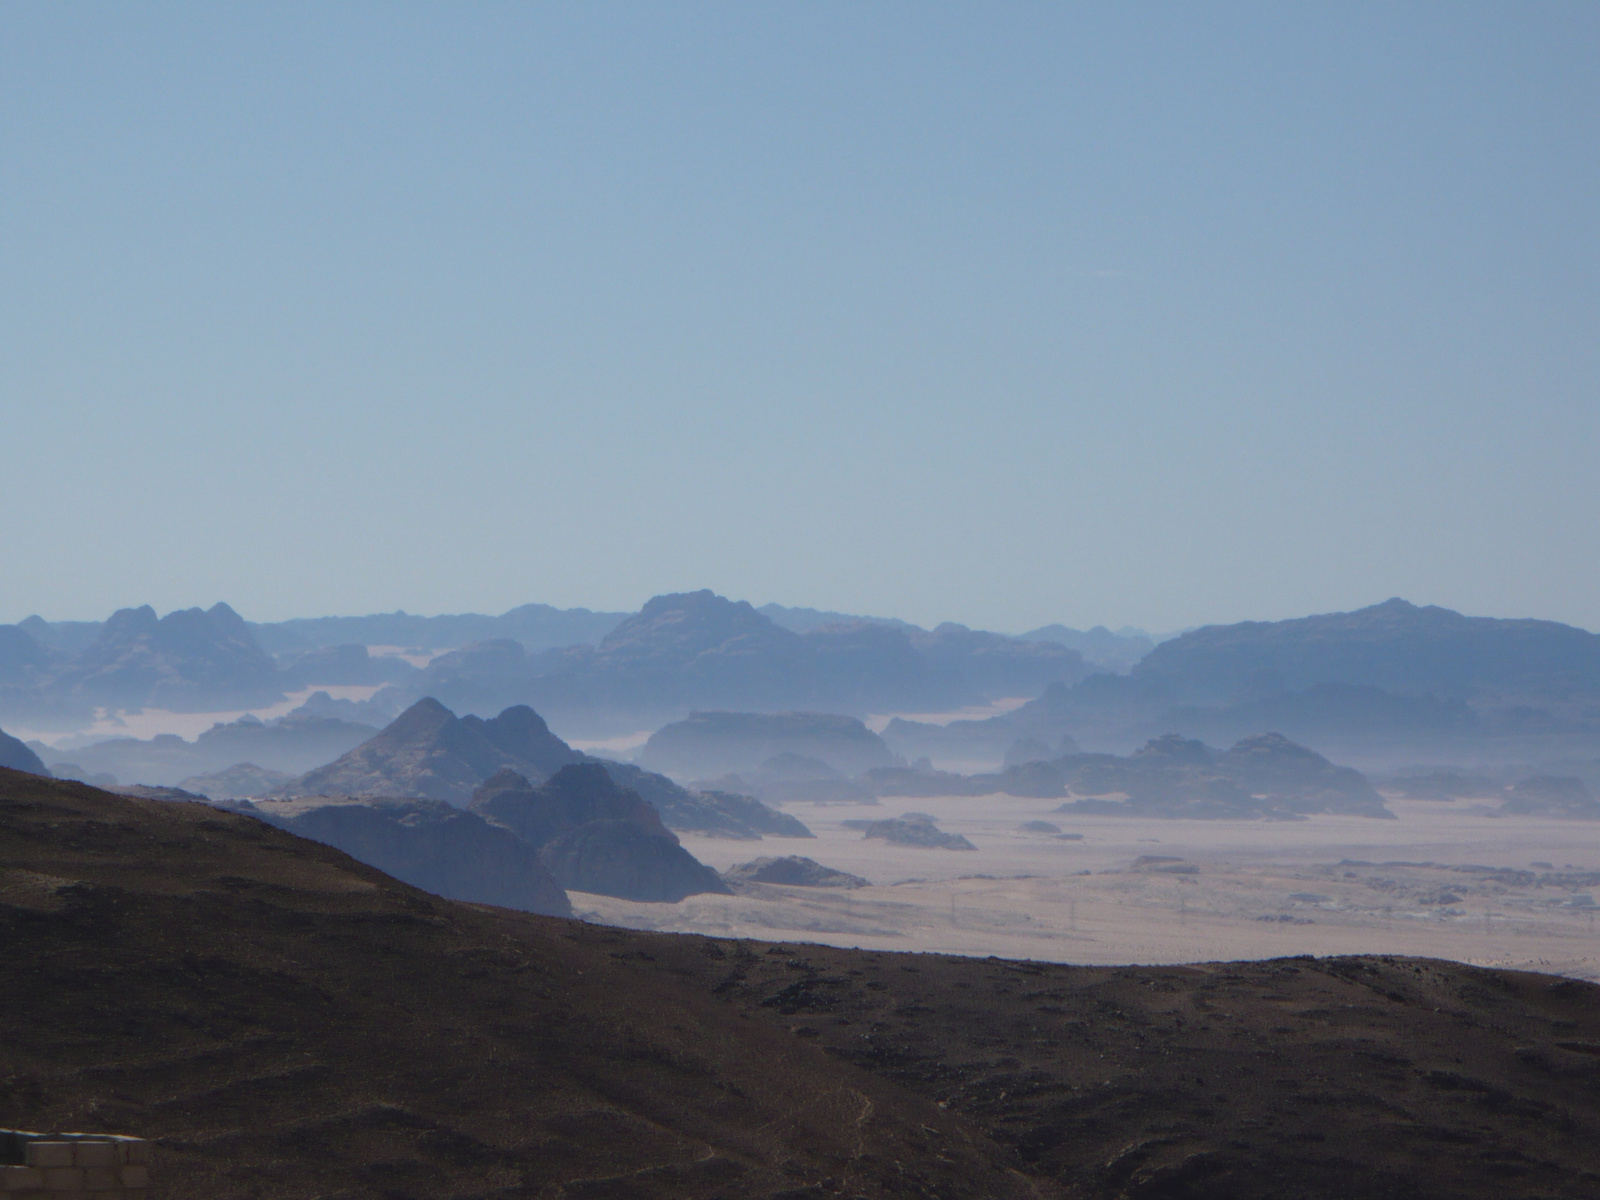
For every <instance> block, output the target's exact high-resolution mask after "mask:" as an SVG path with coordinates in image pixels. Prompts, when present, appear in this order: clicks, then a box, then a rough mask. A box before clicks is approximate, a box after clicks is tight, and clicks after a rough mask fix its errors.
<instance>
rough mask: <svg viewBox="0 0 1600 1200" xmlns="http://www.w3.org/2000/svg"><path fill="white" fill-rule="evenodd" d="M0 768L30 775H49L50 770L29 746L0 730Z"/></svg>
mask: <svg viewBox="0 0 1600 1200" xmlns="http://www.w3.org/2000/svg"><path fill="white" fill-rule="evenodd" d="M0 767H9V768H10V769H11V770H13V771H26V772H28V774H30V775H49V774H50V772H49V770H48V769H47V768H46V767H45V765H44V763H43V762H42V761H41V760H40V758H39V756H38V755H37V754H35V753H34V752H33V751H32V750H30V749H29V748H28V744H27V743H26V742H23V741H21V740H19V739H18V738H14V737H12V736H11V735H10V734H9V733H6V732H5V731H4V730H0Z"/></svg>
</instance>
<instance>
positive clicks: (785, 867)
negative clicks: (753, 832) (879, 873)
mask: <svg viewBox="0 0 1600 1200" xmlns="http://www.w3.org/2000/svg"><path fill="white" fill-rule="evenodd" d="M722 877H723V878H724V879H725V880H727V881H728V883H729V884H731V885H732V886H733V888H734V889H735V890H738V889H739V887H740V886H741V885H746V884H752V883H770V884H777V885H779V886H781V887H823V888H861V887H870V886H871V884H870V883H869V882H868V881H867V880H865V879H863V878H862V877H861V876H859V875H852V874H850V872H848V871H836V870H835V869H834V868H832V867H825V866H823V865H822V864H821V863H819V862H818V861H817V860H816V859H814V858H803V857H801V856H800V855H798V854H791V855H788V856H786V857H784V858H757V859H753V860H752V861H750V862H747V863H740V864H738V865H737V866H734V867H729V868H728V869H727V870H726V871H724V872H723V873H722Z"/></svg>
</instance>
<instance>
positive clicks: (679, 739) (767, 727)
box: [638, 712, 894, 779]
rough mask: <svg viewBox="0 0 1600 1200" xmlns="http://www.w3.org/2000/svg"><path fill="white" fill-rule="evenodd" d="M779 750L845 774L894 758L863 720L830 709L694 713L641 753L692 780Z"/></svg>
mask: <svg viewBox="0 0 1600 1200" xmlns="http://www.w3.org/2000/svg"><path fill="white" fill-rule="evenodd" d="M780 754H792V755H801V756H804V757H807V758H813V759H818V760H820V761H822V762H824V763H826V764H827V765H828V766H830V767H832V768H834V769H835V770H836V771H839V772H842V773H843V774H845V775H859V774H860V773H861V772H862V771H866V770H869V769H871V768H872V767H886V766H891V765H892V764H893V763H894V755H893V753H891V752H890V750H889V747H888V746H886V745H884V743H883V739H882V738H880V737H879V736H878V735H877V734H875V733H873V732H872V731H871V730H870V729H868V728H867V727H866V726H865V725H863V724H862V723H861V721H860V720H858V719H857V718H855V717H845V716H837V715H832V714H828V713H735V712H694V713H690V714H689V716H688V717H687V719H685V720H682V721H675V722H673V723H672V724H670V725H665V726H663V727H662V728H660V729H658V730H656V732H655V733H653V734H651V735H650V740H649V741H648V742H646V743H645V745H644V748H643V749H642V750H641V751H640V752H639V756H638V757H639V762H640V764H641V765H643V766H646V767H649V768H650V769H651V770H655V771H661V772H662V773H664V774H668V775H673V776H676V777H677V778H679V779H694V778H699V777H706V776H712V775H720V774H725V773H729V772H742V771H751V770H754V769H756V768H758V767H759V766H760V765H761V764H762V763H764V762H766V761H767V760H768V759H770V758H773V757H774V756H776V755H780Z"/></svg>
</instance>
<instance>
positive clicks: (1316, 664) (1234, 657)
mask: <svg viewBox="0 0 1600 1200" xmlns="http://www.w3.org/2000/svg"><path fill="white" fill-rule="evenodd" d="M1132 674H1133V677H1134V678H1136V679H1138V680H1141V681H1145V682H1156V683H1160V684H1161V685H1162V686H1164V687H1165V688H1167V689H1169V690H1170V692H1171V694H1172V696H1173V698H1174V700H1175V701H1177V702H1179V703H1212V704H1214V703H1219V702H1236V701H1238V700H1240V699H1247V698H1251V697H1255V696H1261V695H1264V694H1271V693H1276V692H1284V691H1289V692H1293V691H1300V690H1303V689H1305V688H1309V687H1313V686H1315V685H1317V684H1329V683H1336V684H1351V685H1358V686H1366V687H1374V688H1382V689H1384V690H1385V691H1388V692H1393V693H1396V694H1401V695H1421V694H1423V693H1432V694H1433V695H1435V696H1439V697H1441V698H1445V699H1463V700H1470V699H1473V698H1478V697H1482V698H1487V697H1494V696H1502V695H1516V696H1538V697H1544V696H1552V695H1560V694H1564V693H1566V692H1569V691H1571V690H1574V689H1576V690H1581V691H1584V692H1586V693H1590V694H1595V693H1600V635H1597V634H1593V633H1589V632H1587V631H1586V630H1582V629H1576V628H1574V627H1572V626H1570V625H1561V624H1558V623H1556V622H1554V621H1531V620H1501V619H1498V618H1494V617H1465V616H1462V615H1461V614H1460V613H1458V612H1452V611H1451V610H1449V609H1447V608H1437V607H1433V606H1429V607H1426V608H1419V607H1417V606H1416V605H1414V604H1409V603H1407V602H1406V601H1404V600H1400V599H1394V600H1388V601H1385V602H1384V603H1382V604H1375V605H1373V606H1372V607H1370V608H1363V609H1358V610H1357V611H1355V612H1348V613H1329V614H1326V615H1323V616H1313V617H1300V618H1297V619H1295V620H1290V621H1271V622H1266V621H1245V622H1242V623H1240V624H1237V625H1211V626H1207V627H1206V628H1204V629H1196V630H1192V631H1191V632H1189V633H1185V634H1183V635H1181V636H1179V637H1176V638H1173V639H1172V640H1171V641H1166V642H1163V643H1161V645H1159V646H1157V647H1156V648H1155V649H1154V650H1152V651H1151V652H1150V654H1149V655H1147V656H1146V657H1145V658H1144V659H1143V660H1142V661H1141V662H1140V663H1139V664H1138V665H1137V666H1136V667H1135V668H1134V669H1133V672H1132Z"/></svg>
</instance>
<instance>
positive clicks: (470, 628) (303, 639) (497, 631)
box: [251, 604, 628, 654]
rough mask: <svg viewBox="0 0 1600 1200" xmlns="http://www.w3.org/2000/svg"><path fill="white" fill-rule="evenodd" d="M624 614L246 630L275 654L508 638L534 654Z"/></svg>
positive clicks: (402, 619)
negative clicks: (350, 647) (332, 648)
mask: <svg viewBox="0 0 1600 1200" xmlns="http://www.w3.org/2000/svg"><path fill="white" fill-rule="evenodd" d="M627 615H628V614H627V613H605V612H590V611H589V610H588V609H586V608H567V609H561V608H552V607H551V606H550V605H548V604H523V605H520V606H519V607H517V608H513V609H511V610H510V611H508V612H503V613H501V614H500V615H499V616H497V617H490V616H484V615H482V614H481V613H460V614H456V615H451V616H438V617H417V616H412V615H411V614H410V613H405V612H392V613H374V614H372V615H371V616H365V617H297V618H295V619H293V620H289V621H277V622H273V623H269V624H252V625H251V629H252V630H253V631H254V632H255V635H256V637H257V639H258V640H259V641H260V642H261V644H262V646H263V647H265V648H266V649H267V650H269V651H271V652H272V653H274V654H281V653H284V652H286V651H289V652H293V651H304V650H315V649H318V648H320V647H325V646H340V645H347V644H351V643H360V644H361V645H364V646H416V647H419V648H427V649H432V650H442V649H445V648H449V647H456V646H465V645H468V644H470V643H472V642H484V641H490V640H492V639H494V638H510V639H512V640H513V641H516V642H519V643H521V644H522V645H523V646H524V647H526V648H527V649H529V650H533V651H538V650H548V649H551V648H552V647H555V646H571V645H575V644H578V643H581V642H589V643H593V642H598V641H599V640H600V639H601V638H603V637H604V636H605V635H606V634H607V633H609V632H610V631H611V630H612V629H613V628H614V627H615V626H616V624H617V623H618V622H619V621H621V620H623V619H624V618H625V617H626V616H627Z"/></svg>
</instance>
